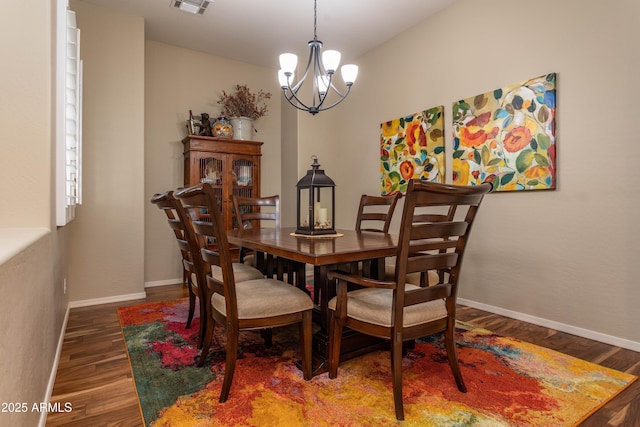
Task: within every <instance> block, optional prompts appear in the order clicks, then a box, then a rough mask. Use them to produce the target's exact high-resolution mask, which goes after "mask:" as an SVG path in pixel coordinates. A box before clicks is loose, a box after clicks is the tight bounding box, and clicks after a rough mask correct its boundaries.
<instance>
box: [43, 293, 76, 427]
mask: <svg viewBox="0 0 640 427" xmlns="http://www.w3.org/2000/svg"><path fill="white" fill-rule="evenodd" d="M69 309H70V307H69V305H67V312H66V313H65V314H64V320H63V321H62V328H61V329H60V337H59V338H58V347H57V348H56V355H55V357H54V358H53V365H52V366H51V373H50V374H49V382H48V383H47V391H46V392H45V396H44V400H43V402H46V403H47V405H48V404H49V402H51V394H52V393H53V386H54V384H55V383H56V375H57V373H58V364H59V363H60V354H61V353H62V344H64V334H65V333H66V332H67V322H68V321H69ZM47 414H48V411H42V412H40V421H39V422H38V427H45V425H46V424H47Z"/></svg>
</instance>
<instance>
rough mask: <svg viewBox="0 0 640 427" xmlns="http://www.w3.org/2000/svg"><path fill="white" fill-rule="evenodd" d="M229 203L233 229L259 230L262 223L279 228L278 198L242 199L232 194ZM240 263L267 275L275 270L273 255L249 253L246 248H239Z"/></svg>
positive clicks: (276, 196) (242, 197)
mask: <svg viewBox="0 0 640 427" xmlns="http://www.w3.org/2000/svg"><path fill="white" fill-rule="evenodd" d="M231 203H232V204H233V215H234V228H239V229H243V230H246V229H248V228H260V227H262V225H263V224H262V222H263V221H271V222H273V226H274V227H275V228H280V196H278V195H275V196H268V197H244V196H238V195H236V194H234V195H232V196H231ZM240 262H244V263H247V264H250V265H253V266H255V267H257V268H258V269H260V270H261V271H263V272H264V273H265V274H267V275H269V273H271V275H273V271H274V268H275V266H274V262H275V259H274V257H273V255H271V254H266V256H265V254H256V253H249V251H247V249H246V248H240ZM279 278H281V277H279Z"/></svg>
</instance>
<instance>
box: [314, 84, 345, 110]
mask: <svg viewBox="0 0 640 427" xmlns="http://www.w3.org/2000/svg"><path fill="white" fill-rule="evenodd" d="M350 91H351V86H348V87H347V91H346V92H345V94H344V96H341V97H340V99H338V100H337V101H336V102H334V103H333V104H331V105H329V106H328V107H323V108H319V109H318V112H320V111H325V110H328V109H329V108H333V107H335V106H336V105H338V104H340V103H341V102H342V101H344V100H345V99H346V98H347V95H349V92H350Z"/></svg>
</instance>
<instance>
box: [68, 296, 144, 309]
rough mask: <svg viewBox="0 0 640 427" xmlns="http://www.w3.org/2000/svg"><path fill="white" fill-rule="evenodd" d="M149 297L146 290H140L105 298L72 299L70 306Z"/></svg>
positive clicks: (85, 305)
mask: <svg viewBox="0 0 640 427" xmlns="http://www.w3.org/2000/svg"><path fill="white" fill-rule="evenodd" d="M146 297H147V293H146V292H138V293H135V294H126V295H115V296H112V297H104V298H95V299H86V300H81V301H71V302H70V303H69V308H77V307H88V306H90V305H100V304H109V303H112V302H121V301H129V300H134V299H144V298H146Z"/></svg>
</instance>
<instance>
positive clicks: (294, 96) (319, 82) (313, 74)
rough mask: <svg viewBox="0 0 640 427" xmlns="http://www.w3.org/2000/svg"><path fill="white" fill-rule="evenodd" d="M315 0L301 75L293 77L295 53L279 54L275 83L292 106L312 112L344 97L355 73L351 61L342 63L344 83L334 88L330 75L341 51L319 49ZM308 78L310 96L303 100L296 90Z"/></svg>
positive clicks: (355, 68)
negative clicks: (341, 87) (310, 86)
mask: <svg viewBox="0 0 640 427" xmlns="http://www.w3.org/2000/svg"><path fill="white" fill-rule="evenodd" d="M317 19H318V18H317V0H314V2H313V40H311V41H310V42H309V44H308V45H309V60H308V61H307V67H306V68H305V71H304V73H303V74H302V77H301V78H300V80H298V81H297V82H296V81H295V71H296V68H297V66H298V57H297V55H295V54H293V53H283V54H281V55H280V58H279V59H280V70H279V71H278V83H279V84H280V87H281V88H282V92H283V95H284V97H285V99H286V100H287V101H288V102H289V104H291V105H293V106H294V107H295V108H297V109H299V110H303V111H307V112H309V113H311V114H312V115H315V114H318V113H319V112H320V111H324V110H328V109H329V108H333V107H335V106H336V105H338V104H339V103H341V102H342V101H344V99H345V98H346V97H347V95H348V94H349V92H350V91H351V86H353V84H354V83H355V81H356V78H357V77H358V66H357V65H354V64H347V65H343V66H342V68H341V69H340V71H341V74H342V79H343V81H344V84H345V89H344V91H342V92H341V91H340V90H338V88H337V87H336V86H335V85H334V81H333V77H334V75H335V72H336V70H337V69H338V67H339V65H340V59H341V55H340V52H338V51H337V50H325V51H324V52H321V51H322V42H321V41H320V40H318V35H317ZM307 77H309V79H310V80H311V82H312V83H311V84H312V88H311V100H310V101H307V102H304V101H303V100H302V98H301V96H299V95H298V91H299V90H300V88H301V87H302V85H303V83H304V82H305V80H306V78H307Z"/></svg>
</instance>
